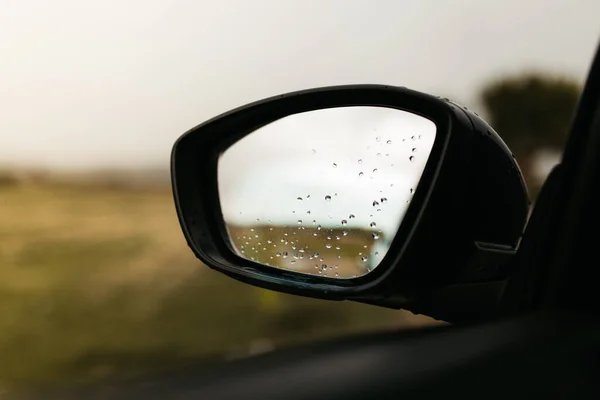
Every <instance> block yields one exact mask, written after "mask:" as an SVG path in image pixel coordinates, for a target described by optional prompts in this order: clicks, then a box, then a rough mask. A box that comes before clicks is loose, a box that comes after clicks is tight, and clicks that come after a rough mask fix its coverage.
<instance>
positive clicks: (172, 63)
mask: <svg viewBox="0 0 600 400" xmlns="http://www.w3.org/2000/svg"><path fill="white" fill-rule="evenodd" d="M598 16H600V1H598V0H503V1H497V0H456V1H450V0H414V1H402V0H389V1H388V0H252V1H249V0H219V1H216V0H211V1H208V0H187V1H183V0H180V1H173V0H171V1H170V0H120V1H116V0H102V1H91V0H85V1H84V0H52V1H49V0H1V1H0V51H1V54H2V56H1V62H0V110H1V111H0V115H1V117H0V164H6V163H20V164H34V165H41V166H52V167H78V168H82V167H96V166H118V167H121V166H144V165H152V166H157V165H165V166H166V165H167V163H168V158H169V153H170V150H171V146H172V143H173V142H174V140H175V139H176V138H177V137H178V136H179V135H180V134H181V133H183V132H184V131H186V130H187V129H189V128H191V127H192V126H194V125H197V124H198V123H200V122H202V121H204V120H205V119H208V118H210V117H212V116H214V115H216V114H218V113H221V112H224V111H227V110H228V109H230V108H233V107H236V106H239V105H241V104H244V103H246V102H250V101H253V100H256V99H259V98H262V97H267V96H271V95H274V94H280V93H283V92H287V91H292V90H297V89H304V88H309V87H315V86H324V85H335V84H349V83H385V84H394V85H402V86H407V87H410V88H413V89H417V90H422V91H426V92H431V93H434V94H440V95H445V96H449V97H453V98H454V99H456V100H457V101H459V102H463V103H465V104H467V105H471V106H474V105H475V93H476V91H477V89H478V88H479V87H480V86H481V85H482V84H483V83H484V82H486V80H488V79H490V78H493V77H495V76H496V75H497V74H499V73H510V72H516V71H521V70H524V69H543V70H546V71H552V72H557V73H564V74H569V75H573V76H574V77H576V78H577V79H580V80H583V79H584V76H585V74H586V73H587V70H588V67H589V64H590V60H591V57H592V55H593V53H594V51H595V48H596V45H597V43H598V40H599V38H600V22H599V19H598V18H599V17H598Z"/></svg>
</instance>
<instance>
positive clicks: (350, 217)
mask: <svg viewBox="0 0 600 400" xmlns="http://www.w3.org/2000/svg"><path fill="white" fill-rule="evenodd" d="M348 218H349V219H352V218H356V217H355V215H354V214H350V215H348Z"/></svg>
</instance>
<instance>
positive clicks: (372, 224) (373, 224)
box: [369, 222, 377, 228]
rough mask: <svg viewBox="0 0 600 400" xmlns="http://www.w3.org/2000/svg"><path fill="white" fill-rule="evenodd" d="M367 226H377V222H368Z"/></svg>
mask: <svg viewBox="0 0 600 400" xmlns="http://www.w3.org/2000/svg"><path fill="white" fill-rule="evenodd" d="M369 226H370V227H371V228H373V227H374V226H377V224H376V223H375V222H371V223H370V224H369Z"/></svg>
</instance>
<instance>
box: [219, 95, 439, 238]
mask: <svg viewBox="0 0 600 400" xmlns="http://www.w3.org/2000/svg"><path fill="white" fill-rule="evenodd" d="M435 136H436V126H435V124H434V123H433V122H432V121H430V120H428V119H426V118H423V117H421V116H418V115H415V114H410V113H408V112H404V111H400V110H394V109H390V108H380V107H346V108H337V109H328V110H318V111H313V112H308V113H302V114H296V115H293V116H289V117H287V118H283V119H281V120H279V121H276V122H274V123H272V124H269V125H267V126H265V127H263V128H261V129H259V130H257V131H255V132H254V133H252V134H251V135H248V136H246V137H245V138H244V139H242V140H240V141H239V142H237V143H236V144H234V145H233V146H232V147H230V148H229V149H228V150H227V151H225V153H224V154H223V155H222V156H221V158H220V159H219V195H220V199H221V206H222V208H223V215H224V217H225V222H227V223H233V224H236V225H240V224H242V225H256V224H257V219H259V220H260V221H258V224H259V225H262V224H267V223H273V224H279V225H291V226H296V223H298V225H301V226H309V227H311V226H317V225H321V226H322V227H323V228H342V227H343V226H348V227H360V228H362V229H367V230H368V229H370V228H372V229H373V230H380V231H381V232H383V233H384V234H385V235H386V236H387V237H388V238H391V237H393V236H394V235H395V234H396V231H397V230H398V226H399V225H400V222H401V221H402V218H403V217H404V213H405V211H406V209H407V207H408V204H407V202H408V201H409V200H410V199H411V197H412V193H413V191H414V190H415V189H416V188H417V184H418V183H419V180H420V178H421V174H422V172H423V169H424V168H425V164H426V162H427V159H428V158H429V153H430V151H431V148H432V146H433V142H434V140H435ZM265 144H266V145H265Z"/></svg>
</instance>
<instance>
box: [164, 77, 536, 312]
mask: <svg viewBox="0 0 600 400" xmlns="http://www.w3.org/2000/svg"><path fill="white" fill-rule="evenodd" d="M349 106H377V107H386V108H393V109H398V110H403V111H408V112H410V113H413V114H416V115H419V116H422V117H424V118H427V119H429V120H431V121H432V122H433V123H434V124H435V125H436V127H437V133H436V137H435V142H434V143H433V147H432V149H431V153H430V156H429V158H428V160H427V163H426V165H425V169H424V170H423V173H422V176H421V180H420V181H419V183H418V186H417V188H416V190H415V192H414V196H413V198H412V201H411V204H410V206H409V207H408V209H407V211H406V215H405V218H404V220H403V222H402V224H401V226H400V228H399V230H398V233H397V234H396V236H395V237H394V239H393V240H392V242H391V247H390V249H389V250H388V253H387V255H386V256H385V257H384V258H383V260H382V261H381V264H380V265H379V266H378V267H377V268H376V269H374V270H373V271H372V272H370V273H369V274H367V275H364V276H360V277H356V278H354V279H345V280H336V279H332V278H330V277H324V276H309V275H305V274H300V273H295V272H293V271H284V270H279V269H275V268H271V267H268V266H265V265H262V264H259V263H256V262H252V261H250V260H247V259H244V258H241V257H240V256H239V255H238V254H236V253H235V252H234V251H233V250H232V247H231V245H230V243H229V239H228V235H227V233H226V228H225V223H224V220H223V214H222V210H221V205H220V202H219V195H218V182H217V162H218V158H219V155H220V154H222V153H223V152H224V151H225V150H226V149H227V148H229V147H230V146H231V145H232V144H234V143H236V142H237V141H238V140H240V139H242V138H243V137H245V136H246V135H249V134H251V133H252V132H253V131H255V130H257V129H259V128H261V127H263V126H265V125H267V124H269V123H271V122H273V121H276V120H279V119H281V118H284V117H286V116H289V115H292V114H297V113H303V112H307V111H313V110H320V109H328V108H336V107H349ZM171 174H172V185H173V194H174V199H175V205H176V209H177V214H178V218H179V222H180V224H181V227H182V230H183V232H184V235H185V237H186V240H187V242H188V245H189V246H190V248H191V249H192V251H193V252H194V254H195V255H196V256H197V257H198V258H199V259H200V260H201V261H202V262H203V263H205V264H206V265H208V266H209V267H211V268H213V269H215V270H217V271H219V272H221V273H224V274H226V275H228V276H230V277H232V278H234V279H237V280H240V281H243V282H246V283H249V284H252V285H256V286H259V287H263V288H267V289H271V290H276V291H280V292H285V293H291V294H297V295H303V296H309V297H316V298H324V299H331V300H355V301H361V302H365V303H372V304H379V305H383V306H388V307H395V308H407V309H409V310H412V311H416V312H423V313H428V314H430V315H432V314H435V313H436V312H437V311H436V310H431V307H432V306H431V305H432V304H435V307H438V308H439V307H440V306H439V304H440V302H439V301H437V302H434V301H432V298H434V297H435V296H436V295H437V294H439V293H451V296H455V297H456V296H463V295H464V296H468V293H481V292H482V290H481V289H480V288H481V287H487V286H489V285H490V283H498V284H499V285H501V282H502V280H503V279H504V278H505V277H506V276H507V275H508V274H509V273H510V267H509V266H510V262H509V261H510V259H511V258H512V256H513V255H514V253H515V251H516V248H517V246H518V243H519V240H520V237H521V234H522V232H523V230H524V227H525V224H526V221H527V217H528V209H529V200H528V196H527V191H526V188H525V184H524V180H523V177H522V174H521V172H520V169H519V167H518V165H517V163H516V161H515V159H514V157H513V155H512V154H511V152H510V150H509V149H508V148H507V147H506V145H505V144H504V143H503V141H502V140H501V139H500V137H499V136H498V135H497V134H496V132H494V130H493V129H492V128H491V127H490V126H489V125H487V124H486V123H485V121H483V120H482V119H481V118H480V117H479V116H478V115H477V114H475V113H473V112H471V111H469V110H467V109H466V108H464V107H461V106H460V105H458V104H456V103H454V102H452V101H450V100H448V99H443V98H439V97H435V96H431V95H428V94H424V93H419V92H416V91H413V90H409V89H406V88H401V87H392V86H383V85H349V86H334V87H325V88H317V89H311V90H304V91H298V92H293V93H288V94H284V95H281V96H275V97H271V98H268V99H265V100H261V101H258V102H255V103H251V104H248V105H245V106H242V107H239V108H237V109H234V110H232V111H229V112H227V113H225V114H222V115H220V116H217V117H215V118H213V119H211V120H209V121H207V122H205V123H203V124H201V125H198V126H196V127H194V128H192V129H191V130H189V131H188V132H186V133H185V134H184V135H183V136H181V137H180V138H179V140H178V141H177V142H176V143H175V145H174V147H173V151H172V161H171ZM482 285H483V286H482ZM462 286H464V287H470V288H472V287H475V288H477V289H476V290H475V291H470V292H469V291H461V290H458V291H457V290H455V289H451V290H448V288H457V287H462ZM498 287H499V286H498V285H495V286H494V288H495V289H494V290H484V291H483V292H484V293H491V292H494V294H491V296H496V295H497V293H496V292H497V290H496V289H497V288H498ZM461 293H462V294H461ZM472 301H473V302H474V303H476V302H478V300H477V299H476V298H474V299H473V300H472ZM442 303H444V302H443V301H442ZM479 303H480V304H488V303H486V302H482V301H480V302H479ZM491 303H493V300H491ZM447 304H448V305H449V307H450V305H451V304H455V303H454V302H452V301H448V302H447ZM481 307H483V305H482V306H481ZM453 312H457V313H459V312H465V310H453ZM473 312H475V313H480V312H483V311H481V310H477V311H473ZM437 313H438V315H440V316H442V317H443V316H444V315H454V314H452V312H450V313H448V312H444V311H443V310H441V311H439V312H437ZM450 318H452V317H450ZM447 319H448V318H447Z"/></svg>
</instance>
